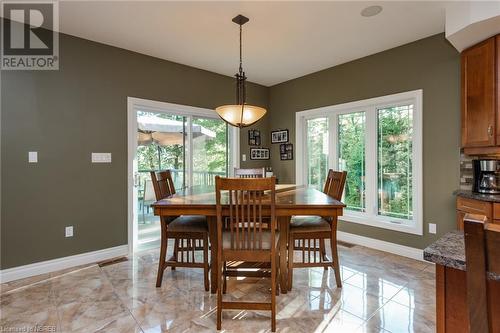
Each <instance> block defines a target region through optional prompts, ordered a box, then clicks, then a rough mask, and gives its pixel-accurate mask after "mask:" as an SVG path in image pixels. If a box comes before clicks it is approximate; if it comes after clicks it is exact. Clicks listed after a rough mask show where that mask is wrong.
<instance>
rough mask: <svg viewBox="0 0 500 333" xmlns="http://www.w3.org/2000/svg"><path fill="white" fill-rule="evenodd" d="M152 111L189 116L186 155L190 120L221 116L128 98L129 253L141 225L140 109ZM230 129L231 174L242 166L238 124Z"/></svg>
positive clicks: (190, 179)
mask: <svg viewBox="0 0 500 333" xmlns="http://www.w3.org/2000/svg"><path fill="white" fill-rule="evenodd" d="M138 111H150V112H156V113H167V114H170V115H178V116H185V117H187V119H186V121H187V123H186V131H187V133H186V134H187V138H186V139H187V140H186V147H185V154H186V155H190V154H191V151H192V149H193V143H192V136H191V122H192V119H193V117H204V118H213V119H220V117H219V116H218V115H217V113H216V112H215V110H211V109H204V108H199V107H194V106H188V105H180V104H173V103H166V102H159V101H153V100H149V99H142V98H136V97H127V126H128V129H127V137H128V138H127V146H128V148H127V150H128V161H127V169H128V172H127V173H128V198H127V199H128V246H129V253H133V252H134V251H135V249H136V246H137V243H138V238H137V237H138V228H137V223H135V221H134V216H136V212H137V209H138V207H137V197H134V194H135V191H134V169H137V157H136V152H137V112H138ZM228 129H229V148H228V150H229V166H228V173H229V175H230V176H232V175H233V174H234V168H239V166H240V158H239V156H240V130H239V128H237V127H233V126H228ZM191 162H192V159H191V158H186V166H185V168H186V183H185V184H186V186H188V187H189V186H191V184H192V182H193V174H192V172H191V171H192V165H191Z"/></svg>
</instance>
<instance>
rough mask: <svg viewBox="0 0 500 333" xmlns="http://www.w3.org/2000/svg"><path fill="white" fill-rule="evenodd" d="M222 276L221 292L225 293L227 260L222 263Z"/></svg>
mask: <svg viewBox="0 0 500 333" xmlns="http://www.w3.org/2000/svg"><path fill="white" fill-rule="evenodd" d="M222 277H223V279H224V282H223V287H222V293H223V294H225V293H226V291H227V262H225V261H224V265H223V266H222Z"/></svg>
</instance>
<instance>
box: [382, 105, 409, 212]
mask: <svg viewBox="0 0 500 333" xmlns="http://www.w3.org/2000/svg"><path fill="white" fill-rule="evenodd" d="M412 116H413V108H412V106H400V107H392V108H386V109H381V110H379V117H378V170H379V175H378V186H379V189H380V190H381V191H379V192H380V195H379V203H378V205H379V213H380V214H382V215H387V216H392V217H399V218H405V219H411V218H412V217H413V216H412V215H413V212H412V196H411V193H412V182H411V180H412V160H411V154H412V134H413V128H412V125H413V119H412Z"/></svg>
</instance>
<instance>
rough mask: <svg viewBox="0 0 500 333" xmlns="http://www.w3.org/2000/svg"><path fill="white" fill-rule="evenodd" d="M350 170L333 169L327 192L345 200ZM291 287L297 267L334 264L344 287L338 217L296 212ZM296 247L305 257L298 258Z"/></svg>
mask: <svg viewBox="0 0 500 333" xmlns="http://www.w3.org/2000/svg"><path fill="white" fill-rule="evenodd" d="M346 178H347V172H345V171H342V172H341V171H333V170H331V169H330V170H329V171H328V175H327V178H326V181H325V187H324V188H323V192H324V193H325V194H327V195H329V196H330V197H332V198H334V199H336V200H339V201H340V200H341V199H342V193H343V192H344V186H345V181H346ZM288 235H289V236H288V237H289V238H288V289H290V290H291V289H292V283H293V268H294V267H324V268H325V269H328V267H332V269H333V270H334V273H335V280H336V283H337V287H339V288H340V287H342V282H341V279H340V265H339V256H338V253H337V219H331V218H330V217H321V216H294V217H292V220H291V222H290V232H289V234H288ZM325 239H329V240H330V248H331V252H332V258H331V259H329V258H328V257H327V256H326V248H325ZM295 251H300V253H301V256H300V257H301V260H300V261H298V262H295V259H294V254H295Z"/></svg>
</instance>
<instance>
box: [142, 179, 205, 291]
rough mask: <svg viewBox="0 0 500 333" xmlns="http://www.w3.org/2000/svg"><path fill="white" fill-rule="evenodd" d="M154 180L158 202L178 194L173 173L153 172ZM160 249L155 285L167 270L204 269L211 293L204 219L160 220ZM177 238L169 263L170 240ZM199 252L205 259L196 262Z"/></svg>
mask: <svg viewBox="0 0 500 333" xmlns="http://www.w3.org/2000/svg"><path fill="white" fill-rule="evenodd" d="M151 181H152V182H153V187H154V190H155V195H156V199H157V200H161V199H165V198H168V197H170V196H172V195H173V194H175V188H174V182H173V181H172V174H171V173H170V170H164V171H160V172H154V171H151ZM160 219H161V220H160V223H161V247H160V259H159V262H158V275H157V278H156V286H157V287H161V284H162V280H163V272H164V271H165V269H166V268H167V267H172V270H175V268H176V267H193V268H203V276H204V283H205V290H206V291H208V290H209V287H210V286H209V281H208V272H209V270H210V266H209V263H208V246H209V244H208V225H207V219H206V217H205V216H199V215H182V216H177V217H164V216H161V217H160ZM169 238H170V239H174V249H173V254H172V257H170V258H169V259H168V260H166V257H167V248H168V239H169ZM196 251H203V260H202V262H199V260H197V259H196V255H195V253H196Z"/></svg>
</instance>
